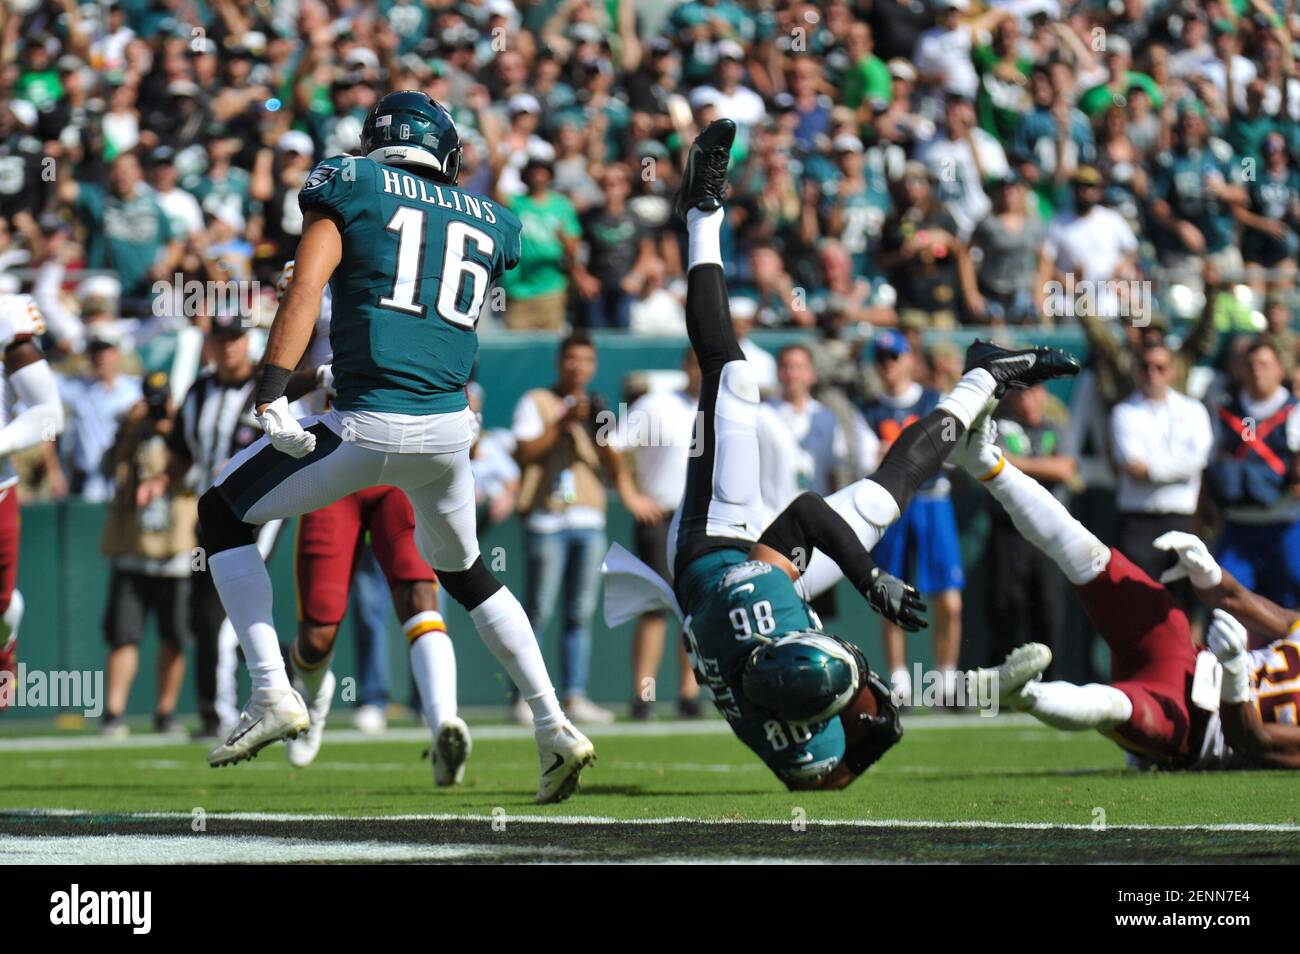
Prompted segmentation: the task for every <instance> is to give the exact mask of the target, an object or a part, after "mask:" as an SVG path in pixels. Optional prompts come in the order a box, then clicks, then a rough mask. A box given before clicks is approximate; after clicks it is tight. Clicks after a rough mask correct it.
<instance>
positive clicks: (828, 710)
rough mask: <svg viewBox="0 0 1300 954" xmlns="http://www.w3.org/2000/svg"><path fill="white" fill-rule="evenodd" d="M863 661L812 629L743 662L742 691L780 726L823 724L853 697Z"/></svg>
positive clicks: (768, 646)
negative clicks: (780, 721) (796, 723)
mask: <svg viewBox="0 0 1300 954" xmlns="http://www.w3.org/2000/svg"><path fill="white" fill-rule="evenodd" d="M867 673H868V670H867V665H866V659H865V658H864V657H863V655H862V653H861V652H860V651H859V650H858V649H857V648H856V647H855V646H853V645H851V644H849V643H847V642H845V641H844V640H842V639H840V638H839V637H838V636H832V635H831V634H830V633H822V632H818V631H816V630H811V629H806V630H797V631H795V632H792V633H786V634H784V635H782V636H779V637H777V638H776V639H774V640H772V641H771V642H769V643H764V644H763V645H762V646H759V647H758V648H756V649H755V650H754V651H753V652H752V653H750V654H749V659H748V660H746V661H745V672H744V675H743V677H742V686H743V688H744V692H745V697H746V698H747V699H748V700H749V701H750V702H752V703H754V705H756V706H759V707H761V708H763V709H767V710H768V711H769V712H771V713H773V714H774V715H776V716H777V717H778V718H780V719H782V720H784V721H786V722H803V723H815V722H823V721H825V720H826V719H829V718H831V717H832V716H836V715H839V713H840V712H842V711H843V710H844V709H845V708H847V707H848V706H849V704H850V703H852V702H853V700H854V699H855V698H857V695H858V691H859V690H860V689H861V688H862V685H863V680H864V679H866V677H867Z"/></svg>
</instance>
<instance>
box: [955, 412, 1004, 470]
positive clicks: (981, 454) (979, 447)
mask: <svg viewBox="0 0 1300 954" xmlns="http://www.w3.org/2000/svg"><path fill="white" fill-rule="evenodd" d="M1000 460H1002V448H1000V447H998V424H997V421H995V420H993V418H992V416H991V415H990V416H984V417H981V418H977V419H976V421H975V423H973V424H972V425H971V426H970V427H969V428H967V429H966V431H965V432H964V433H963V434H962V435H961V437H959V438H957V446H956V447H954V448H953V449H952V453H950V454H949V455H948V463H950V464H952V465H953V466H955V467H960V468H961V469H962V470H964V471H966V473H968V474H970V475H971V476H972V477H977V478H978V477H983V476H984V475H985V474H987V473H989V471H991V470H993V468H995V467H997V466H998V462H999V461H1000Z"/></svg>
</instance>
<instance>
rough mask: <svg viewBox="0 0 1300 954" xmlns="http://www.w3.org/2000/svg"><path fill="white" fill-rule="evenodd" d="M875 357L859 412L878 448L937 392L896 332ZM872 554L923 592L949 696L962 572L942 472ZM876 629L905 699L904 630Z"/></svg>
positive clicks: (886, 335) (908, 685) (908, 689)
mask: <svg viewBox="0 0 1300 954" xmlns="http://www.w3.org/2000/svg"><path fill="white" fill-rule="evenodd" d="M875 363H876V369H877V371H878V373H879V375H880V382H881V385H882V386H883V391H882V393H881V394H880V395H879V396H878V397H877V398H876V399H875V400H873V401H870V402H868V403H867V404H866V405H865V406H864V407H863V408H862V413H863V416H864V417H865V418H866V421H867V424H868V426H870V427H871V429H872V430H873V431H874V432H875V434H876V436H877V438H879V441H880V453H881V454H884V453H886V452H887V451H888V450H889V447H890V445H891V444H893V443H894V441H895V440H896V439H897V438H898V435H899V434H900V433H901V432H902V430H903V428H905V427H907V425H909V424H911V423H912V422H913V421H915V420H917V419H919V418H922V417H924V416H925V415H926V414H928V413H930V411H932V410H934V408H935V406H936V405H937V404H938V403H939V398H940V394H939V392H938V391H934V390H931V389H929V388H925V387H922V385H921V384H920V382H919V381H917V370H918V369H917V367H916V355H915V353H914V352H913V350H912V346H911V345H910V344H909V343H908V341H907V338H906V336H904V335H903V334H902V333H901V332H898V331H894V330H888V331H881V332H879V333H878V334H877V335H876V340H875ZM872 556H873V557H874V558H875V560H876V563H877V564H879V566H880V568H881V569H882V570H884V571H885V572H887V573H892V574H894V575H895V576H897V577H900V578H901V579H905V580H909V581H911V582H912V583H913V585H915V586H916V588H917V589H919V590H920V591H921V592H922V593H923V594H925V595H926V598H927V602H928V604H929V606H930V611H931V614H932V616H931V619H932V620H933V629H932V631H931V632H932V638H933V641H934V665H935V668H937V669H938V670H939V671H941V672H943V673H945V679H947V680H949V682H948V683H946V684H945V698H948V693H949V691H950V690H951V679H952V678H953V675H952V674H955V673H956V670H957V661H958V657H959V656H960V654H961V590H962V587H963V586H964V585H965V574H964V573H963V572H962V565H961V547H960V546H959V544H958V540H957V520H956V516H955V514H954V513H953V509H952V501H951V499H950V498H949V483H948V478H947V477H946V476H945V475H943V474H939V475H938V476H936V477H934V478H932V479H931V480H929V481H927V482H926V483H925V484H923V485H922V486H921V488H920V489H919V490H918V491H917V493H916V496H914V497H913V498H912V502H911V503H910V504H909V505H908V507H907V509H906V510H905V511H904V512H903V514H902V516H901V517H900V518H899V519H898V520H897V521H895V522H894V523H893V524H892V525H891V526H890V527H889V529H888V530H886V531H885V534H884V536H882V537H881V538H880V542H879V543H877V544H876V548H875V549H874V550H873V551H872ZM881 632H882V635H883V638H884V642H885V657H886V663H887V665H888V666H889V681H890V686H891V688H892V689H893V690H894V693H895V695H896V696H897V697H899V698H902V699H904V700H906V701H910V700H911V699H912V690H913V688H914V683H913V682H912V674H911V672H909V671H908V668H907V643H906V639H905V634H904V633H903V631H902V629H900V628H899V627H897V626H895V625H893V624H891V623H885V624H883V626H882V627H881ZM917 688H919V687H917Z"/></svg>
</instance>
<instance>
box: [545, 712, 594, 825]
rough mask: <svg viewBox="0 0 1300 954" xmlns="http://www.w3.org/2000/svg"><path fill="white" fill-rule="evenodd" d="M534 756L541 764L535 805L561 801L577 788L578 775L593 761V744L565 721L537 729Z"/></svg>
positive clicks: (571, 724) (570, 723)
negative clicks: (540, 776) (535, 755)
mask: <svg viewBox="0 0 1300 954" xmlns="http://www.w3.org/2000/svg"><path fill="white" fill-rule="evenodd" d="M537 755H538V759H539V761H540V762H541V767H542V781H541V784H540V785H538V787H537V798H536V802H537V804H538V805H551V804H554V803H556V802H562V801H564V800H565V799H566V798H568V797H569V796H570V795H572V794H573V793H574V792H575V791H577V789H578V776H579V775H580V774H582V770H583V769H584V768H586V767H587V766H588V765H590V764H591V763H592V762H594V761H596V747H595V746H594V745H592V744H591V740H590V739H588V738H587V737H586V736H585V735H583V734H582V733H581V732H579V731H578V730H577V729H575V728H574V727H573V723H572V722H565V723H563V724H562V725H558V726H556V727H555V728H553V729H540V730H539V731H538V732H537Z"/></svg>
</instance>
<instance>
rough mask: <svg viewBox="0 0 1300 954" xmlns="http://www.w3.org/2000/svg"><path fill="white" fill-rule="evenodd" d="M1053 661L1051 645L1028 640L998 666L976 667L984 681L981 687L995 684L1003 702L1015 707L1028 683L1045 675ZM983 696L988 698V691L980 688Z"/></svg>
mask: <svg viewBox="0 0 1300 954" xmlns="http://www.w3.org/2000/svg"><path fill="white" fill-rule="evenodd" d="M1051 664H1052V650H1051V649H1049V648H1048V647H1047V646H1044V645H1043V644H1042V643H1025V644H1024V645H1023V646H1017V647H1016V648H1015V649H1013V650H1011V652H1010V653H1009V654H1008V655H1007V658H1006V659H1004V660H1003V661H1002V665H1000V666H998V668H997V669H977V670H975V678H976V679H978V680H980V681H981V682H983V683H984V685H981V686H980V687H979V688H980V689H981V690H985V689H986V688H991V690H993V691H996V692H997V694H998V703H999V704H1000V705H1003V706H1006V707H1007V708H1010V709H1015V708H1016V705H1017V703H1018V702H1019V701H1020V698H1021V694H1022V693H1023V691H1024V688H1025V686H1027V685H1029V684H1030V683H1031V682H1033V681H1034V680H1035V679H1038V678H1039V677H1040V676H1042V674H1043V672H1044V671H1046V669H1047V667H1048V666H1050V665H1051ZM989 682H992V686H991V687H989V686H988V683H989ZM980 698H986V693H985V692H984V691H981V692H980Z"/></svg>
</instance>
